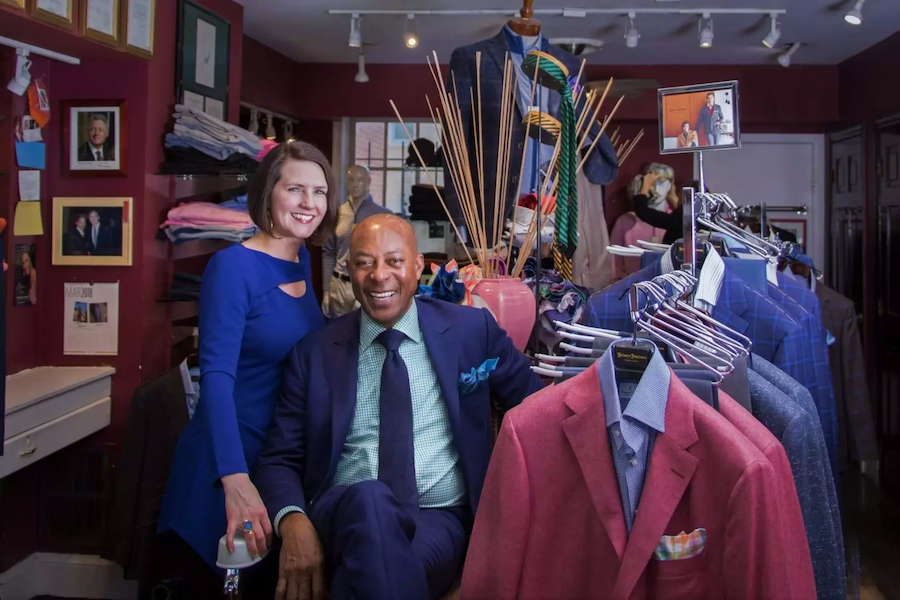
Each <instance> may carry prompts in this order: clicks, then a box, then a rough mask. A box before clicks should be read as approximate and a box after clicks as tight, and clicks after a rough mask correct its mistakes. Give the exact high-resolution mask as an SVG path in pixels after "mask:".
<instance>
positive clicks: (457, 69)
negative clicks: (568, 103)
mask: <svg viewBox="0 0 900 600" xmlns="http://www.w3.org/2000/svg"><path fill="white" fill-rule="evenodd" d="M509 51H510V50H509V44H508V42H507V40H506V34H505V33H504V32H503V31H502V30H501V31H500V32H499V33H498V34H497V35H495V36H494V37H492V38H490V39H487V40H482V41H480V42H476V43H474V44H471V45H469V46H462V47H460V48H457V49H456V50H454V51H453V54H452V55H451V56H450V74H448V75H447V77H446V78H445V79H444V83H445V84H446V86H447V87H448V90H447V91H452V90H453V89H454V87H453V86H454V82H455V85H456V88H455V89H456V98H457V101H458V102H459V107H460V112H461V114H462V127H463V131H464V132H465V134H466V141H467V143H468V153H469V159H470V161H471V163H472V164H473V165H474V164H477V163H476V162H475V160H476V156H477V153H476V150H477V146H478V136H476V135H475V133H476V130H475V126H476V125H477V124H478V120H477V116H474V117H473V110H472V99H473V98H474V100H475V103H476V104H477V103H478V86H477V81H478V69H477V68H476V58H475V57H476V53H478V52H481V110H482V114H481V122H482V123H483V124H484V126H485V128H486V130H488V129H489V128H488V123H490V124H491V126H496V124H498V123H500V120H501V114H500V113H501V110H500V109H501V108H502V96H503V90H502V88H503V65H504V59H505V57H506V54H507V53H508V52H509ZM546 53H547V54H549V55H551V56H553V57H554V58H556V59H557V60H559V61H560V62H561V63H563V64H564V65H565V66H566V68H567V69H568V70H569V77H570V78H574V77H575V76H576V75H578V70H579V68H580V67H581V61H580V60H578V59H577V58H576V57H575V56H573V55H572V54H569V53H568V52H566V51H565V50H562V49H560V48H557V47H556V46H554V45H553V44H548V45H547V48H546ZM470 90H471V95H470ZM546 93H547V109H548V112H549V113H550V114H551V115H552V116H553V117H555V118H557V119H558V118H559V103H560V99H561V96H560V95H559V93H558V92H555V91H548V92H546ZM586 98H587V94H583V95H582V99H581V102H580V103H579V105H578V106H576V107H575V115H576V117H577V116H578V115H580V114H581V110H582V108H583V107H584V105H585V99H586ZM604 105H605V106H604V108H603V111H604V112H608V110H609V109H610V108H611V106H612V105H611V104H610V99H609V98H607V99H606V100H605V101H604ZM514 112H515V115H514V116H513V119H512V122H513V128H512V129H513V130H512V143H511V144H510V149H509V165H510V168H509V173H510V174H509V181H508V182H507V186H506V195H507V204H506V206H507V207H508V209H509V210H510V211H511V210H512V209H513V207H514V206H515V200H517V199H518V196H519V181H518V178H519V165H520V164H521V163H522V155H523V154H524V148H525V146H524V143H523V142H524V139H525V125H523V124H522V118H523V115H522V111H521V110H519V107H518V104H517V105H516V107H515V108H514ZM475 115H477V113H475ZM473 118H474V120H473ZM492 131H493V130H492ZM599 133H600V126H599V125H598V124H597V123H594V124H593V126H592V127H591V138H590V139H591V140H594V139H595V138H596V136H597V134H599ZM482 144H483V150H484V153H483V155H482V156H483V159H482V163H483V170H484V190H485V194H484V197H485V204H486V206H485V212H486V213H487V218H486V219H485V221H484V223H485V226H486V228H487V229H488V231H489V233H490V231H491V230H492V223H493V222H494V199H495V197H496V196H495V190H496V189H497V184H498V182H497V148H498V145H499V140H498V137H497V135H496V133H490V132H489V133H485V134H484V136H483V137H482ZM579 156H581V155H580V154H579ZM580 160H581V159H580V158H579V161H580ZM444 164H445V165H446V164H447V161H446V160H445V161H444ZM472 173H473V176H472V177H473V180H474V182H475V186H476V193H478V189H477V186H478V171H477V170H474V169H473V170H472ZM618 173H619V160H618V158H616V149H615V147H614V146H613V145H612V142H611V141H610V140H609V136H607V135H606V134H605V133H604V134H603V137H602V138H601V139H600V141H599V142H597V145H596V146H595V147H594V151H593V152H592V153H591V155H590V158H588V160H587V162H586V163H585V164H584V175H585V177H587V179H588V181H590V182H591V183H595V184H600V185H606V184H608V183H612V181H613V180H614V179H615V178H616V175H618ZM444 182H445V184H444V185H445V188H444V189H445V198H446V199H447V208H449V209H450V211H451V212H452V213H453V219H454V220H455V221H456V222H457V223H460V224H464V223H465V220H463V218H462V212H461V209H460V207H459V198H458V196H457V193H456V190H455V189H454V187H453V178H452V177H450V175H449V172H448V170H447V168H446V167H445V169H444ZM488 200H489V201H488ZM507 216H508V215H507ZM488 239H491V237H488Z"/></svg>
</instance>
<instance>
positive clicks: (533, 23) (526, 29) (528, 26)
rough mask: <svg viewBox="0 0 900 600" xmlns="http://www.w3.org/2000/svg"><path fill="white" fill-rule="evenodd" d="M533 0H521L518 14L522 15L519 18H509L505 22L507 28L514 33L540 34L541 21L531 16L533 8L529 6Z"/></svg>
mask: <svg viewBox="0 0 900 600" xmlns="http://www.w3.org/2000/svg"><path fill="white" fill-rule="evenodd" d="M533 2H534V0H523V1H522V10H520V11H519V14H520V15H522V16H521V17H520V18H516V19H510V21H509V22H508V23H507V25H508V26H509V28H510V29H511V30H512V32H513V33H515V34H516V35H527V36H535V35H540V34H541V22H540V21H538V20H537V19H532V18H531V17H532V15H534V10H532V8H531V5H532V4H533Z"/></svg>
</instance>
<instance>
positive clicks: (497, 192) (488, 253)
mask: <svg viewBox="0 0 900 600" xmlns="http://www.w3.org/2000/svg"><path fill="white" fill-rule="evenodd" d="M427 62H428V68H429V70H430V72H431V76H432V79H433V80H434V83H435V86H436V88H437V97H438V100H439V102H437V103H436V104H434V105H433V104H432V102H431V100H430V98H429V96H428V95H427V94H426V96H425V100H426V102H427V104H428V110H429V114H430V115H431V118H432V121H433V122H434V125H435V126H436V127H437V128H439V130H440V131H441V135H442V147H443V149H444V160H445V164H446V166H447V171H448V173H449V175H450V179H451V182H452V184H453V186H454V189H455V190H456V193H457V196H458V198H459V204H460V209H461V211H462V213H463V218H464V219H465V225H466V229H467V230H468V232H469V238H470V240H471V242H472V246H473V249H474V252H475V256H474V259H475V260H473V256H472V254H471V253H470V252H469V249H468V248H467V247H465V246H464V249H465V252H466V256H467V258H468V259H469V261H470V262H476V261H477V263H478V264H479V265H480V266H481V268H482V274H483V276H484V277H486V278H489V277H498V276H501V275H505V274H509V275H512V276H514V277H521V274H522V270H523V269H524V267H525V262H526V261H527V259H528V257H529V256H530V255H531V253H532V251H533V250H534V245H535V243H536V241H537V239H539V238H538V236H539V231H540V230H541V229H543V227H545V226H546V224H547V222H548V219H549V217H550V216H551V215H552V212H551V213H550V214H545V215H542V222H541V223H540V227H539V226H538V222H537V221H538V219H537V214H538V212H539V211H535V218H534V219H532V222H531V224H530V225H529V228H528V230H527V232H526V234H525V238H524V240H523V243H522V247H521V248H520V251H519V255H518V258H517V260H516V263H515V265H514V266H513V268H511V269H509V268H501V262H502V261H501V260H500V259H499V257H498V256H497V252H498V249H499V247H500V246H501V238H502V233H503V231H504V229H505V225H506V223H505V221H506V216H505V215H506V213H507V203H508V195H507V191H508V190H507V182H508V181H509V172H510V164H509V163H510V160H509V156H510V151H511V147H512V137H513V130H514V123H513V118H515V108H516V99H515V96H516V91H517V90H518V77H519V76H518V72H517V70H516V69H515V67H514V66H513V63H512V61H511V60H510V59H509V55H508V54H507V56H506V57H505V59H504V66H503V86H502V91H501V106H500V123H499V128H498V132H497V136H498V145H497V172H496V181H497V185H496V186H495V188H496V189H494V190H493V198H491V197H490V194H487V195H486V193H485V189H484V136H485V131H484V123H483V122H482V116H481V115H482V110H481V97H482V88H481V53H480V52H478V53H476V55H475V64H476V79H475V86H474V88H471V89H470V90H469V100H470V102H471V105H472V115H471V116H472V126H473V129H474V133H475V144H474V154H475V156H474V158H475V161H474V165H475V168H470V165H472V164H473V163H472V162H471V161H470V158H471V157H470V155H469V145H468V143H467V140H466V134H467V132H466V131H465V130H464V129H463V117H462V112H461V109H460V105H459V102H458V100H457V98H458V90H457V85H456V79H455V76H454V75H453V74H452V73H451V74H450V77H451V80H450V83H451V86H446V85H445V81H444V77H443V75H442V73H441V70H440V66H439V62H438V57H437V53H436V52H432V56H431V57H428V59H427ZM584 66H585V61H582V62H581V68H580V69H579V71H578V79H577V80H578V81H580V80H581V74H582V71H583V70H584ZM537 83H538V70H537V69H535V73H534V79H533V80H532V85H531V103H529V106H530V105H531V104H532V103H533V101H534V97H535V93H536V89H537ZM612 83H613V80H612V78H610V80H609V82H608V83H607V84H606V89H605V90H604V91H603V94H602V95H600V94H597V93H596V92H594V91H587V92H586V91H585V90H586V87H585V86H582V88H581V89H580V90H578V93H577V97H576V98H575V106H576V108H577V107H578V105H579V103H580V102H581V100H582V96H583V95H584V94H585V93H586V94H587V100H586V102H585V104H584V107H583V109H582V111H581V114H580V115H579V116H578V122H577V125H576V133H577V139H578V140H579V144H578V147H579V148H583V147H584V146H585V144H586V143H587V140H588V136H589V135H590V133H591V129H592V128H593V126H594V125H595V124H596V125H599V126H600V132H599V134H598V135H597V136H595V137H594V139H593V141H592V143H591V145H590V148H589V150H588V152H586V153H585V154H584V158H583V159H582V160H581V161H580V163H579V164H578V169H577V171H581V169H582V168H584V164H585V163H586V162H587V159H588V156H590V154H591V153H592V152H593V151H594V148H595V147H596V145H597V143H598V141H599V140H600V138H601V137H602V136H603V133H604V132H605V131H606V128H607V126H608V125H609V123H610V122H611V121H612V119H613V118H614V117H615V114H616V111H617V110H618V109H619V106H621V104H622V101H623V100H624V96H622V97H621V98H619V100H618V101H617V102H616V104H615V106H614V107H613V109H612V111H610V113H609V114H608V115H606V116H605V118H604V119H603V120H598V117H599V115H600V110H601V108H602V106H603V102H604V101H605V99H606V96H607V94H608V93H609V90H610V88H611V86H612ZM390 104H391V108H392V109H393V110H394V114H395V115H396V116H397V119H398V120H399V121H400V125H401V126H402V127H403V130H404V132H405V133H406V135H407V137H408V138H409V139H410V141H411V142H412V140H413V139H414V138H413V136H412V135H411V132H410V130H409V129H408V128H407V126H406V123H405V122H404V121H403V117H401V116H400V112H399V111H398V110H397V106H396V104H394V101H393V100H391V101H390ZM538 116H539V115H538V113H537V111H530V112H529V114H528V115H526V116H525V118H524V120H523V123H524V124H525V139H524V140H523V144H527V143H529V138H530V137H534V135H533V132H532V130H531V128H532V126H534V127H541V128H542V131H543V132H545V133H550V134H551V135H552V137H553V138H555V140H556V144H555V147H554V151H553V157H552V158H551V160H550V163H549V168H548V170H547V175H546V177H545V179H544V182H543V185H542V187H541V190H540V194H539V195H538V202H543V199H544V197H545V196H546V195H547V193H548V191H549V195H550V196H551V197H553V196H555V195H556V188H557V185H558V179H559V178H558V177H556V176H555V174H556V166H557V162H558V159H559V153H560V138H561V136H560V135H559V131H560V129H559V123H558V122H556V125H555V127H554V125H553V123H554V121H555V119H553V118H552V117H551V116H550V115H547V114H546V113H544V114H543V115H541V120H540V123H539V122H538ZM547 117H550V118H549V119H548V118H547ZM489 126H490V124H489ZM643 134H644V131H643V130H641V131H640V132H639V133H638V134H637V136H635V138H634V139H633V140H626V141H622V140H620V139H619V132H618V129H617V130H616V131H615V132H614V133H613V136H612V137H611V140H612V142H613V146H614V148H615V150H616V156H617V157H618V159H619V164H620V165H621V164H622V162H624V160H625V159H627V158H628V155H629V154H630V153H631V151H632V150H633V149H634V147H635V146H636V145H637V143H638V142H639V141H640V139H641V138H642V137H643ZM537 137H540V132H538V136H537ZM410 146H411V147H412V148H413V151H414V152H415V154H416V157H417V158H418V159H419V162H420V163H421V164H422V166H423V167H425V166H426V163H425V161H424V160H423V159H422V155H421V154H420V153H419V150H418V148H416V146H415V144H413V143H411V144H410ZM525 155H526V153H525V152H523V153H522V162H521V164H520V165H519V177H518V179H516V181H521V179H522V174H523V173H524V169H525ZM424 172H425V175H426V177H427V178H428V182H429V183H430V184H431V186H432V188H433V189H434V191H435V193H436V194H437V196H438V199H439V200H440V203H441V206H442V207H443V209H444V211H445V212H446V213H447V216H448V218H449V219H450V224H451V226H452V227H453V231H454V233H456V236H457V238H459V239H462V236H461V235H460V230H459V227H458V224H457V223H455V222H454V221H453V217H452V216H451V212H450V210H449V209H448V207H447V204H446V202H445V200H444V198H443V196H442V195H441V192H440V190H439V189H438V187H437V185H436V184H435V182H434V180H433V178H432V175H431V173H430V171H429V170H428V169H427V168H425V169H424ZM476 181H477V183H478V185H477V186H476V185H475V184H476ZM551 182H552V185H551ZM445 183H446V182H445ZM548 187H549V190H548ZM514 195H515V196H516V200H515V210H514V215H513V221H512V222H513V230H512V231H511V232H510V239H512V238H513V236H514V234H515V223H516V219H515V212H516V211H517V210H518V201H517V200H518V194H514ZM492 200H493V202H494V211H493V227H492V228H490V229H488V227H487V226H488V225H489V224H488V223H487V220H488V217H487V210H486V208H487V207H486V202H491V201H492ZM541 206H542V207H543V204H542V205H541ZM541 212H543V211H541ZM489 232H490V233H489Z"/></svg>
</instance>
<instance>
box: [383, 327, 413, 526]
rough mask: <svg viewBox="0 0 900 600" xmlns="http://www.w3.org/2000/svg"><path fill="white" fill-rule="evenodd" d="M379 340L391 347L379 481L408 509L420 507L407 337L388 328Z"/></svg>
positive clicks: (386, 369)
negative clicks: (402, 346) (405, 350)
mask: <svg viewBox="0 0 900 600" xmlns="http://www.w3.org/2000/svg"><path fill="white" fill-rule="evenodd" d="M376 339H377V341H378V343H380V344H381V345H382V346H384V348H385V350H387V355H386V356H385V357H384V366H382V368H381V401H380V403H379V415H380V425H379V428H378V480H379V481H382V482H384V483H385V484H386V485H387V486H388V487H389V488H390V490H391V491H392V492H393V493H394V497H395V498H396V499H397V501H398V502H399V503H400V504H401V505H402V506H403V507H404V508H406V509H407V510H416V509H418V507H419V491H418V488H417V487H416V464H415V456H414V453H413V417H412V396H411V394H410V389H409V372H408V371H407V369H406V363H405V362H404V361H403V357H402V356H400V344H401V343H402V342H403V340H405V339H407V338H406V335H405V334H404V333H402V332H400V331H397V330H395V329H387V330H385V331H382V332H381V333H380V334H378V337H377V338H376Z"/></svg>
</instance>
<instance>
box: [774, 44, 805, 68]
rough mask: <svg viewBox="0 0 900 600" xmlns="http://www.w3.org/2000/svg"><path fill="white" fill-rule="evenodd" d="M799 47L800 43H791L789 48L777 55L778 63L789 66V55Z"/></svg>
mask: <svg viewBox="0 0 900 600" xmlns="http://www.w3.org/2000/svg"><path fill="white" fill-rule="evenodd" d="M799 49H800V44H798V43H794V44H791V47H790V48H788V49H787V50H786V51H785V52H783V53H782V54H780V55H779V56H778V64H779V65H781V66H782V67H785V68H787V67H789V66H791V55H792V54H794V52H796V51H797V50H799Z"/></svg>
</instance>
